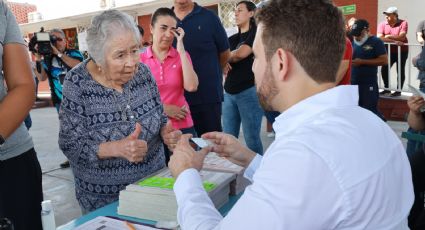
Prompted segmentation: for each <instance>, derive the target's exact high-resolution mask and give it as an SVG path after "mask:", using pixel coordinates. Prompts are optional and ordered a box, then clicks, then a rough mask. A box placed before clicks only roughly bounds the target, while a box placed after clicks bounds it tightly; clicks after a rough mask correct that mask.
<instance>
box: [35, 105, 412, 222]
mask: <svg viewBox="0 0 425 230" xmlns="http://www.w3.org/2000/svg"><path fill="white" fill-rule="evenodd" d="M31 117H32V120H33V127H32V128H31V130H30V133H31V135H32V137H33V140H34V144H35V149H36V151H37V154H38V159H39V161H40V164H41V168H42V171H43V190H44V198H45V199H46V200H52V201H53V206H54V209H55V219H56V225H57V226H60V225H62V224H65V223H67V222H68V221H70V220H72V219H74V218H77V217H79V216H80V215H81V211H80V208H79V206H78V203H77V201H76V199H75V194H74V181H73V175H72V171H71V169H69V168H68V169H61V168H60V167H59V164H60V163H62V162H63V161H65V156H64V155H63V154H62V153H61V151H60V150H59V147H58V130H59V127H58V115H57V113H56V110H55V109H54V108H52V107H46V108H38V109H33V110H32V111H31ZM388 124H389V125H390V126H391V127H392V128H393V129H394V131H395V132H396V133H397V134H398V135H399V136H400V134H401V132H403V131H405V130H406V129H407V124H406V123H405V122H388ZM265 127H266V125H265V120H263V127H262V128H263V130H262V132H261V139H262V141H263V144H264V147H265V148H266V147H268V146H269V145H270V143H271V142H272V141H273V138H270V137H267V135H266V134H267V133H266V132H265ZM240 139H243V137H242V136H241V137H240Z"/></svg>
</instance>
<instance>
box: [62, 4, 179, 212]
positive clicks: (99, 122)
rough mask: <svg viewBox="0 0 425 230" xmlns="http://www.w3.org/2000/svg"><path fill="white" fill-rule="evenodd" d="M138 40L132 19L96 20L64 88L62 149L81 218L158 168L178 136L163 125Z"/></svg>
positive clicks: (113, 13) (116, 15)
mask: <svg viewBox="0 0 425 230" xmlns="http://www.w3.org/2000/svg"><path fill="white" fill-rule="evenodd" d="M139 38H140V34H139V31H138V30H137V27H136V25H135V24H134V22H133V20H132V18H131V17H130V16H129V15H127V14H125V13H122V12H119V11H117V10H108V11H105V12H103V13H101V14H100V15H97V16H95V17H94V18H93V19H92V22H91V25H90V27H89V29H88V30H87V39H86V40H87V45H88V52H89V54H90V57H91V58H90V59H88V60H86V61H84V62H83V63H81V64H80V65H78V66H76V67H75V68H74V69H72V70H71V71H70V72H69V73H68V74H67V76H66V79H65V82H64V87H63V102H62V107H61V111H60V114H59V119H60V133H59V145H60V148H61V149H62V151H63V152H64V154H65V155H66V156H67V157H68V159H69V161H70V163H71V167H72V170H73V172H74V176H75V190H76V197H77V200H78V202H79V203H80V206H81V208H82V211H83V213H85V212H88V211H92V210H94V209H97V208H100V207H102V206H104V205H106V204H109V203H111V202H113V201H116V200H117V199H118V194H119V191H120V190H122V189H124V187H125V186H126V185H128V184H130V183H133V182H135V181H137V180H138V179H140V178H142V177H144V176H147V175H149V174H151V173H153V172H155V171H157V170H159V169H161V168H163V167H164V166H165V161H164V147H163V141H164V142H165V144H167V145H168V146H169V147H170V148H171V147H173V146H175V143H176V142H177V139H178V138H179V135H181V132H180V131H178V130H174V129H173V128H172V126H171V123H167V117H166V116H165V115H164V112H163V107H162V104H161V100H160V96H159V93H158V88H157V86H156V84H155V79H154V78H153V77H152V74H151V72H150V71H149V69H148V68H147V67H146V66H145V65H143V64H141V63H139V42H140V39H139Z"/></svg>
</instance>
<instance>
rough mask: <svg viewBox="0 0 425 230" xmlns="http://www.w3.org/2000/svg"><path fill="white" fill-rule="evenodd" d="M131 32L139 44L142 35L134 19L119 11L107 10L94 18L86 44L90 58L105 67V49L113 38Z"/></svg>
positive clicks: (88, 30) (88, 31)
mask: <svg viewBox="0 0 425 230" xmlns="http://www.w3.org/2000/svg"><path fill="white" fill-rule="evenodd" d="M123 31H124V32H131V33H132V34H133V36H134V40H135V41H136V42H137V44H139V43H140V33H139V31H138V29H137V26H136V23H135V22H134V20H133V18H132V17H131V16H130V15H128V14H126V13H123V12H120V11H118V10H106V11H104V12H102V13H101V14H99V15H96V16H94V17H93V19H92V21H91V24H90V26H89V28H88V29H87V37H86V42H87V46H88V53H89V55H90V57H91V58H92V59H93V60H94V61H95V62H96V63H98V64H99V65H101V66H104V65H105V49H106V47H107V46H108V44H109V41H110V40H111V38H112V37H114V36H116V35H122V34H125V33H123Z"/></svg>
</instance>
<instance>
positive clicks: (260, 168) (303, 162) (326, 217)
mask: <svg viewBox="0 0 425 230" xmlns="http://www.w3.org/2000/svg"><path fill="white" fill-rule="evenodd" d="M357 102H358V92H357V87H356V86H339V87H335V88H332V89H329V90H327V91H324V92H322V93H320V94H316V95H314V96H312V97H309V98H307V99H305V100H303V101H301V102H299V103H297V104H296V105H294V106H292V107H291V108H289V109H288V110H287V111H285V112H284V113H282V114H281V115H280V116H279V117H277V119H276V122H275V123H274V125H273V128H274V130H275V131H276V139H275V141H274V142H273V143H272V144H271V145H270V147H269V148H268V150H267V151H266V153H265V154H264V156H263V157H261V156H260V155H257V156H256V157H255V158H254V160H253V161H252V162H251V164H250V165H249V167H248V168H247V170H246V172H245V176H246V177H248V178H249V179H250V180H252V182H253V183H252V185H251V186H249V187H247V188H246V190H245V193H244V194H243V195H242V197H241V198H240V199H239V201H238V202H237V203H236V204H235V205H234V207H233V208H232V210H231V211H230V212H229V213H228V215H227V216H226V217H224V218H223V217H222V216H221V215H220V213H219V212H218V211H217V210H216V209H215V208H214V206H213V203H212V202H211V200H210V199H209V197H208V195H207V193H206V192H205V191H204V189H203V187H202V183H201V179H200V176H199V173H198V172H197V171H196V170H195V169H187V170H185V171H184V172H183V173H181V174H180V176H179V177H178V178H177V181H176V183H175V185H174V191H175V194H176V197H177V203H178V207H179V208H178V213H177V216H178V221H179V223H180V225H181V227H182V229H184V230H186V229H200V230H206V229H244V230H246V229H267V230H272V229H296V230H302V229H306V230H311V229H326V230H328V229H359V230H360V229H362V230H363V229H371V230H380V229H382V230H400V229H408V227H407V216H408V214H409V211H410V208H411V206H412V203H413V186H412V179H411V172H410V165H409V162H408V159H407V157H406V153H405V150H404V148H403V145H402V144H401V142H400V140H399V138H398V137H397V136H396V134H395V133H394V132H393V131H392V130H391V128H390V127H389V126H388V125H387V124H386V123H384V122H383V121H382V120H381V119H380V118H378V117H377V116H376V115H375V114H373V113H372V112H370V111H368V110H365V109H362V108H361V107H359V106H357Z"/></svg>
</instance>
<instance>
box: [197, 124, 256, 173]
mask: <svg viewBox="0 0 425 230" xmlns="http://www.w3.org/2000/svg"><path fill="white" fill-rule="evenodd" d="M202 138H204V139H208V140H210V141H211V142H212V143H214V146H213V147H212V150H211V151H212V152H216V153H217V154H218V155H219V156H221V157H224V158H226V159H228V160H230V161H231V162H233V163H235V164H237V165H240V166H242V167H247V166H248V165H249V164H250V163H251V161H252V159H254V157H255V156H256V155H257V154H256V153H254V152H253V151H251V150H250V149H248V148H247V147H245V146H243V145H242V144H241V143H240V142H239V141H238V139H236V138H235V137H234V136H232V135H230V134H225V133H220V132H210V133H205V134H203V135H202Z"/></svg>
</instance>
